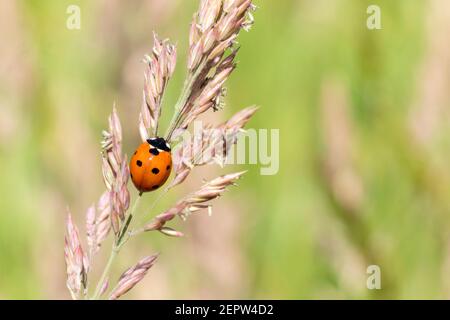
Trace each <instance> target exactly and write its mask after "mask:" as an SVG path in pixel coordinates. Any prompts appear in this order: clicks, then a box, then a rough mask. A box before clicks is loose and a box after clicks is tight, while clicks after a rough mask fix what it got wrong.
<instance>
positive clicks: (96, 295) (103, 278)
mask: <svg viewBox="0 0 450 320" xmlns="http://www.w3.org/2000/svg"><path fill="white" fill-rule="evenodd" d="M118 253H119V249H118V248H117V247H116V245H115V243H114V245H113V248H112V250H111V253H110V255H109V259H108V262H107V263H106V266H105V269H104V270H103V273H102V276H101V277H100V280H99V281H98V283H97V288H96V289H95V293H94V295H93V296H92V298H91V299H92V300H97V299H98V298H99V297H100V293H101V290H102V287H103V284H104V283H105V281H106V279H107V277H108V274H109V271H110V269H111V266H112V264H113V262H114V259H115V258H116V256H117V254H118Z"/></svg>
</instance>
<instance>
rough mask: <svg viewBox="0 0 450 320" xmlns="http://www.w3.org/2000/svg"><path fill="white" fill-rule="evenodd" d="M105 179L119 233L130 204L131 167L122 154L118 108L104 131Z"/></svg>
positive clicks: (116, 228) (113, 222) (113, 225)
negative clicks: (129, 179) (128, 185)
mask: <svg viewBox="0 0 450 320" xmlns="http://www.w3.org/2000/svg"><path fill="white" fill-rule="evenodd" d="M102 149H103V153H102V154H103V167H102V169H103V181H104V182H105V185H106V189H107V190H108V191H109V198H110V199H109V200H110V204H111V212H110V218H111V222H112V223H111V225H112V228H113V230H114V232H115V233H116V234H117V233H118V232H119V229H120V221H123V220H124V219H125V212H126V211H127V209H128V207H129V205H130V192H129V191H128V188H127V183H128V177H129V175H130V174H129V169H128V163H127V158H126V156H125V155H123V154H122V127H121V125H120V120H119V117H118V115H117V111H116V108H113V112H112V114H111V116H110V117H109V130H108V131H103V141H102Z"/></svg>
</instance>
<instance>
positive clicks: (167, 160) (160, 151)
mask: <svg viewBox="0 0 450 320" xmlns="http://www.w3.org/2000/svg"><path fill="white" fill-rule="evenodd" d="M171 170H172V155H171V153H170V146H169V145H168V143H167V142H166V140H164V138H160V137H156V138H150V139H148V140H147V142H144V143H142V144H141V145H140V146H139V147H138V148H137V149H136V151H135V152H134V154H133V156H132V157H131V160H130V176H131V180H132V181H133V184H134V186H135V187H136V188H137V189H138V190H139V191H140V192H147V191H153V190H156V189H158V188H159V187H161V186H162V185H163V184H164V183H165V182H166V180H167V178H169V176H170V171H171Z"/></svg>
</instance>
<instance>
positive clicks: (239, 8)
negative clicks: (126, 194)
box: [167, 0, 255, 141]
mask: <svg viewBox="0 0 450 320" xmlns="http://www.w3.org/2000/svg"><path fill="white" fill-rule="evenodd" d="M253 10H255V6H254V5H253V4H252V1H251V0H202V1H201V2H200V7H199V10H198V12H197V13H196V14H195V15H194V18H193V21H192V24H191V30H190V33H189V44H190V48H189V54H188V79H187V81H186V84H185V88H184V90H183V93H182V95H181V97H180V100H179V101H178V103H177V105H176V107H175V115H174V117H173V119H172V122H171V125H170V127H169V130H168V133H167V140H168V141H171V140H172V139H174V138H175V137H176V135H177V134H178V133H179V132H180V130H184V129H186V128H187V127H188V126H189V124H190V123H191V122H192V121H193V120H195V119H196V118H197V117H198V116H199V115H200V114H202V113H204V112H205V111H207V110H208V109H213V110H217V109H219V108H220V107H221V105H222V96H223V94H224V90H225V89H224V83H225V81H226V80H227V79H228V77H229V76H230V74H231V73H232V72H233V70H234V69H235V67H236V64H235V62H234V59H235V57H236V54H237V49H236V48H233V46H234V45H235V44H236V39H237V37H238V35H239V32H240V31H241V30H242V29H244V30H249V29H250V26H251V25H252V24H253V16H252V14H251V12H252V11H253ZM229 49H231V52H228V51H229ZM174 133H175V137H174V136H173V135H174Z"/></svg>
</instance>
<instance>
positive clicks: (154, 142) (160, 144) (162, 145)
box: [147, 137, 170, 152]
mask: <svg viewBox="0 0 450 320" xmlns="http://www.w3.org/2000/svg"><path fill="white" fill-rule="evenodd" d="M147 142H148V143H149V144H150V145H151V146H153V147H155V148H158V149H160V150H163V151H167V152H170V146H169V145H168V144H167V142H166V140H164V138H160V137H156V138H150V139H147Z"/></svg>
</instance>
